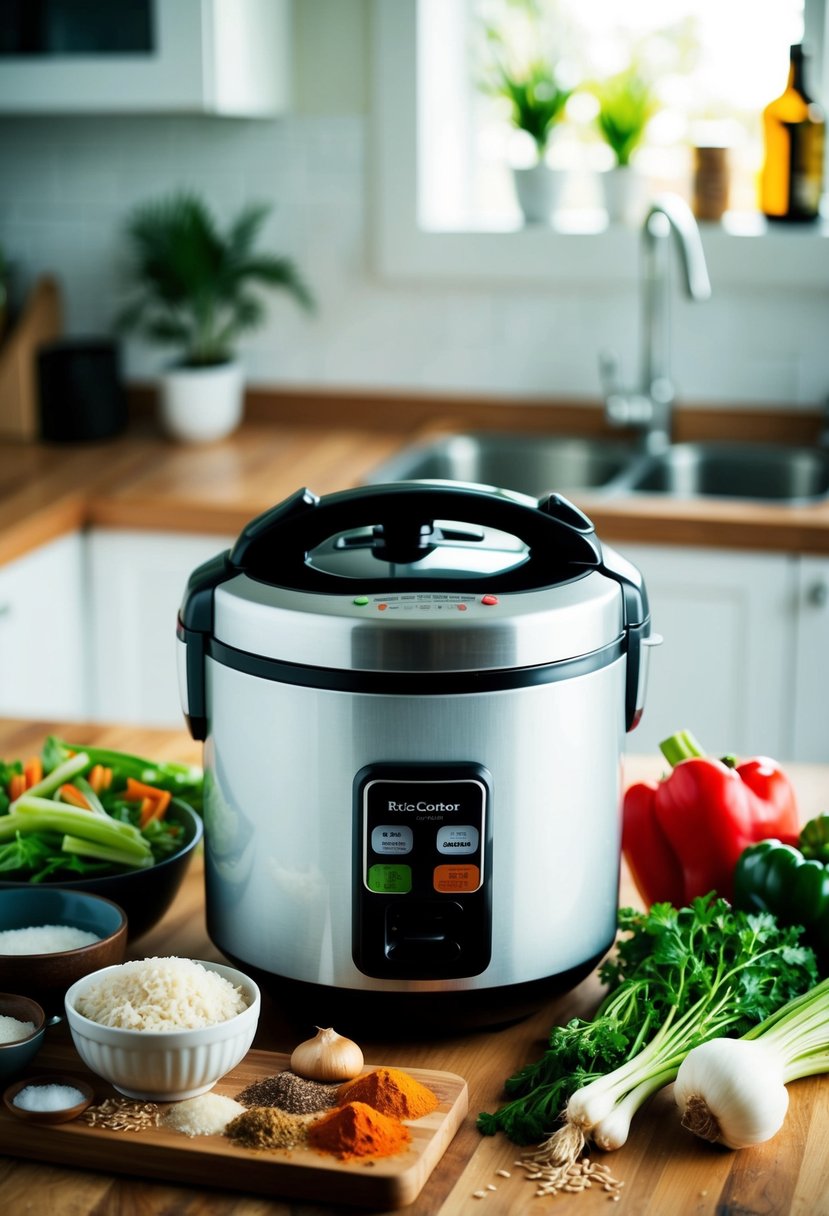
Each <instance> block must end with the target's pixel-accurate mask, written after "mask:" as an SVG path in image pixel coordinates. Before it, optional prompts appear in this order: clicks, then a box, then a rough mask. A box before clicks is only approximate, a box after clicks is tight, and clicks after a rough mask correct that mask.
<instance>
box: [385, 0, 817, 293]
mask: <svg viewBox="0 0 829 1216" xmlns="http://www.w3.org/2000/svg"><path fill="white" fill-rule="evenodd" d="M537 2H538V3H539V4H540V3H541V2H542V0H537ZM375 3H376V8H375V17H376V22H375V31H376V44H375V50H376V59H375V62H376V88H377V92H376V101H377V104H376V106H375V119H376V134H377V143H376V152H377V161H376V165H377V170H378V172H377V178H376V183H375V184H376V201H377V207H378V210H377V220H378V225H377V250H378V258H379V263H380V266H381V268H382V269H384V270H385V271H387V272H390V273H392V274H404V275H415V276H421V275H426V276H434V275H438V276H444V277H458V276H460V277H462V278H464V279H470V278H472V279H474V278H481V277H487V278H491V279H496V280H498V279H511V278H512V279H515V278H523V279H528V280H538V281H546V280H549V279H550V278H554V279H556V280H558V281H559V282H567V281H570V280H572V281H573V282H579V283H585V282H590V281H595V282H605V281H608V280H613V279H616V280H627V279H630V278H632V277H633V276H634V275H635V273H636V265H637V260H636V241H635V239H634V238H635V229H634V228H630V229H625V227H624V225H612V224H608V218H607V213H606V212H605V210H604V205H603V198H602V194H601V185H600V179H601V171H602V169H603V168H604V167H606V165H607V163H608V157H609V150H608V149H607V147H606V146H604V145H603V144H602V141H601V140H600V138H599V137H598V135H597V132H596V129H595V124H594V110H593V109H592V108H591V106H592V107H594V106H595V103H594V102H593V99H592V96H591V95H590V93H589V90H588V89H587V87H586V85H584V84H583V85H582V87H581V88H579V89H578V90H577V91H576V92H575V93H574V95H573V96H572V97H571V99H570V102H569V103H568V110H567V118H566V121H565V122H564V123H563V124H561V126H560V128H559V129H558V132H557V138H556V139H555V140H554V141H553V144H552V145H551V147H550V148H549V149H548V152H547V158H548V161H549V163H551V164H553V165H556V164H557V165H558V166H559V167H560V168H562V169H564V170H565V171H566V193H565V195H564V196H563V198H562V201H561V203H560V207H559V209H558V210H557V211H556V213H555V216H554V219H553V223H552V224H551V225H544V226H541V225H532V226H524V225H523V222H522V217H521V212H520V210H519V208H518V205H517V201H516V195H515V191H514V188H513V182H512V175H511V168H512V166H513V165H516V164H518V163H520V159H521V157H522V156H523V157H524V158H525V159H526V158H527V156H528V153H529V154H530V155H531V154H532V149H531V148H529V149H528V146H527V141H526V137H525V141H524V145H523V147H522V146H521V142H520V139H519V138H518V137H519V135H520V133H518V132H516V131H515V130H514V129H512V127H511V125H510V123H509V121H508V120H506V119H505V117H504V112H503V109H502V108H501V106H500V105H499V104H498V102H497V99H494V98H492V97H491V96H488V95H487V94H486V92H485V91H484V90H483V89H481V88H480V81H481V79H482V75H483V72H484V68H485V63H484V58H483V52H482V45H483V39H482V36H481V32H482V26H483V22H484V20H487V19H488V20H490V21H491V22H492V21H498V22H506V23H507V27H508V28H511V27H510V23H511V22H512V23H513V24H515V25H517V23H518V21H519V20H520V19H521V3H520V0H375ZM544 3H545V4H546V6H547V8H548V10H549V11H550V12H553V6H554V9H555V11H554V13H553V15H554V18H555V19H556V20H557V21H558V22H559V23H560V24H559V26H558V27H557V28H558V29H560V31H561V33H560V44H561V47H562V53H561V57H562V60H563V61H564V64H565V66H566V68H567V70H568V71H569V72H570V73H571V77H572V79H573V80H574V81H582V82H587V81H589V80H592V79H600V78H601V77H602V76H603V75H604V74H606V73H611V72H613V71H615V70H618V69H619V68H620V67H622V66H624V62H625V59H626V57H628V56H630V55H633V54H636V55H638V56H642V57H644V58H645V59H646V60H647V61H648V63H649V66H650V67H651V68H652V69H653V75H654V78H655V80H656V83H657V88H658V91H659V110H658V112H657V113H656V114H655V116H654V117H653V119H652V121H651V122H650V124H649V126H648V129H647V136H646V139H645V141H644V142H643V144H642V145H641V147H640V149H639V150H638V153H637V158H638V165H637V167H638V170H639V172H640V174H641V176H642V178H643V179H644V181H645V183H646V186H645V189H646V191H647V192H648V194H649V195H650V196H652V195H653V194H654V193H656V192H658V191H661V190H665V189H671V190H674V191H675V192H677V193H680V194H683V195H685V196H686V197H689V195H690V157H691V145H692V143H693V142H694V141H695V140H697V141H699V142H708V140H709V139H710V133H711V126H710V124H711V122H712V120H714V119H716V123H717V130H716V133H715V134H716V136H717V138H720V137H721V136H725V137H726V139H727V142H728V143H729V145H730V151H729V155H730V159H731V177H732V190H731V209H730V211H729V214H728V215H727V216H726V218H725V221H724V223H723V224H722V225H716V226H714V225H709V226H707V230H706V232H705V240H706V250H707V251H708V252H709V255H711V254H712V253H713V256H714V258H715V260H716V259H717V257H718V256H720V255H721V260H722V263H723V270H724V272H725V273H726V274H727V275H728V276H730V277H731V278H732V279H736V280H738V281H745V282H756V281H757V280H758V279H763V280H764V281H765V280H766V279H767V280H768V281H769V282H784V281H797V282H801V283H803V282H804V281H805V283H806V284H808V283H811V284H812V285H814V286H817V285H819V284H821V283H824V284H825V283H826V282H827V281H829V256H827V248H829V241H827V240H825V239H823V238H825V237H826V236H827V235H829V226H827V224H826V221H823V222H821V223H819V224H818V225H810V226H809V228H808V231H804V230H803V229H800V230H799V231H791V230H788V229H787V230H786V231H781V230H779V229H777V230H775V231H770V230H767V227H766V225H765V222H764V221H763V220H762V217H761V216H760V215H759V213H758V212H757V209H756V204H755V201H754V200H755V180H756V174H757V171H758V168H759V164H760V160H761V156H762V147H761V142H760V113H761V112H762V108H763V105H764V104H765V103H766V102H767V101H770V100H771V99H772V98H773V97H774V96H776V95H777V94H778V93H779V92H781V91H782V88H783V85H784V84H785V74H786V66H787V59H788V55H787V48H788V45H789V43H790V42H793V41H799V40H801V39H802V38H804V34H805V40H806V41H807V43H808V44H809V47H810V49H811V51H812V59H811V62H810V69H811V70H810V73H809V82H810V85H811V88H812V91H813V92H814V93H815V94H816V95H817V96H819V97H825V91H824V90H823V88H822V78H821V71H820V69H821V63H822V60H823V55H822V52H823V25H824V22H825V17H826V0H626V3H625V5H624V6H622V5H619V4H618V0H544ZM524 4H526V0H524ZM761 10H762V11H761ZM622 13H623V14H624V24H623V25H620V16H619V15H620V14H622ZM660 57H661V59H660ZM660 63H661V68H660V67H659V65H660ZM657 69H659V70H657ZM749 235H751V236H758V235H762V236H766V237H768V239H767V240H764V241H762V242H758V241H752V242H750V244H751V252H750V254H749V252H748V249H747V245H748V242H746V241H745V240H743V241H742V242H741V243H739V244H738V245H735V243H734V242H735V240H737V239H738V238H740V237H745V236H749ZM597 242H599V243H600V248H601V257H598V258H597V257H591V258H590V259H589V264H587V263H586V259H585V252H586V250H587V248H588V245H589V248H590V250H591V252H593V253H594V252H595V249H596V247H597ZM816 246H817V247H818V250H819V252H817V254H816V253H815V247H816ZM807 249H808V251H809V252H807ZM804 275H805V280H804V278H803V276H804Z"/></svg>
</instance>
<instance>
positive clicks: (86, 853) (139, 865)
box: [60, 836, 153, 870]
mask: <svg viewBox="0 0 829 1216" xmlns="http://www.w3.org/2000/svg"><path fill="white" fill-rule="evenodd" d="M60 847H61V849H62V850H63V852H64V853H75V854H77V855H78V856H79V857H94V858H96V859H97V860H98V861H111V862H112V863H113V865H119V866H132V867H133V869H136V870H141V869H146V867H147V866H151V865H152V864H153V859H152V854H150V855H149V856H147V857H140V858H136V857H135V856H134V855H133V854H132V853H128V852H126V850H125V849H113V848H110V847H109V846H108V845H103V844H93V843H92V842H91V841H89V840H81V839H80V838H79V837H77V836H64V838H63V841H62V843H61V846H60Z"/></svg>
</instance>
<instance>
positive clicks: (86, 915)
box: [0, 886, 127, 1014]
mask: <svg viewBox="0 0 829 1216" xmlns="http://www.w3.org/2000/svg"><path fill="white" fill-rule="evenodd" d="M126 947H127V918H126V915H125V913H124V910H123V909H122V908H120V907H119V906H118V905H117V904H114V903H113V902H112V901H111V900H109V899H104V898H103V897H102V896H100V895H92V894H90V893H89V892H88V891H68V890H65V889H64V888H62V887H54V886H29V887H20V888H16V889H12V890H4V891H0V988H2V989H4V991H6V992H18V993H21V994H23V995H24V996H27V997H30V998H31V999H32V1000H34V1001H37V1002H38V1004H40V1005H42V1007H43V1008H44V1009H45V1010H46V1012H47V1014H48V1013H53V1012H55V1010H56V1008H58V1009H59V1008H60V1006H61V1005H62V1003H63V995H64V993H65V992H66V990H67V988H69V987H70V986H71V985H72V984H74V983H75V981H76V980H79V979H81V978H82V977H83V976H85V975H89V974H90V972H93V971H97V970H99V969H100V968H101V967H109V966H111V965H113V964H116V963H120V962H121V960H122V959H123V957H124V954H125V951H126Z"/></svg>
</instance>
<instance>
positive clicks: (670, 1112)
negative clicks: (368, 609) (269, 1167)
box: [0, 721, 829, 1216]
mask: <svg viewBox="0 0 829 1216" xmlns="http://www.w3.org/2000/svg"><path fill="white" fill-rule="evenodd" d="M50 730H55V731H57V732H58V733H61V734H63V736H64V737H67V738H70V739H74V740H77V741H78V742H85V743H100V744H102V745H105V746H110V747H116V748H122V749H127V750H130V751H135V752H139V753H143V754H146V755H151V756H153V757H157V758H165V759H179V760H185V761H190V762H195V763H198V762H200V759H201V753H200V747H199V745H196V744H194V743H193V742H192V741H191V740H190V739H189V737H188V736H186V735H185V734H183V733H179V732H175V731H155V730H147V729H143V728H135V727H113V726H108V727H104V726H95V727H89V728H86V727H84V728H80V727H78V726H77V725H75V726H71V727H69V726H60V725H56V724H54V723H52V724H44V723H23V722H11V721H0V756H3V757H5V758H11V757H14V756H25V755H28V754H30V753H31V752H32V751H34V750H37V749H38V748H39V746H40V743H41V741H42V739H43V736H44V734H45V733H47V732H48V731H50ZM661 768H662V764H661V761H659V760H656V759H648V758H635V757H634V758H630V759H629V760H628V761H627V762H626V774H625V775H626V781H632V780H635V779H638V778H644V777H648V776H653V775H656V774H658V773H659V772H660V771H661ZM789 771H790V773H791V775H792V777H793V780H794V781H795V784H796V788H797V791H798V795H799V801H800V806H801V812H802V814H803V816H804V818H808V817H810V816H811V815H813V814H815V813H817V812H819V811H821V810H825V809H826V808H827V806H829V769H827V768H825V767H819V766H803V765H791V766H790V767H789ZM621 898H622V902H624V903H635V902H636V897H635V895H634V892H633V889H632V887H631V885H630V880H629V877H628V875H627V873H626V872H625V871H623V875H622V893H621ZM171 953H176V954H179V955H184V956H190V957H195V958H204V959H215V960H221V958H222V956H221V955H220V954H219V953H218V952H217V950H216V949H215V947H214V946H213V945H212V944H211V943H210V941H209V939H208V937H207V932H206V928H205V918H204V902H203V891H202V865H201V860H200V859H197V860H196V861H195V862H194V864H193V867H192V869H191V871H190V874H189V875H188V878H187V880H186V883H185V885H184V887H183V888H182V890H181V891H180V893H179V895H178V897H177V899H176V901H175V903H174V905H173V906H172V908H171V909H170V911H169V912H168V913H167V915H166V916H165V917H164V919H163V921H162V922H161V923H160V924H159V925H158V926H157V927H156V928H155V929H154V930H153V931H151V932H150V933H149V934H147V935H146V936H145V937H143V938H141V939H140V940H139V941H138V942H137V943H135V944H134V946H133V948H132V949H131V954H132V956H136V957H145V956H151V955H165V954H171ZM599 996H600V988H599V985H598V983H597V981H596V979H595V977H594V976H591V977H590V978H589V979H587V980H585V981H584V982H583V983H582V984H581V985H579V987H578V988H576V989H575V990H574V991H573V992H571V993H569V994H568V995H566V996H564V997H562V998H560V999H558V1000H555V1001H552V1002H550V1003H549V1004H548V1005H546V1006H545V1007H544V1008H543V1009H541V1010H540V1011H539V1012H538V1013H537V1014H535V1015H533V1016H532V1017H530V1018H528V1019H527V1020H525V1021H523V1022H520V1023H519V1024H517V1025H515V1026H511V1027H508V1028H506V1029H502V1030H498V1031H482V1032H477V1033H474V1034H470V1035H466V1036H455V1037H449V1038H446V1039H443V1040H437V1041H432V1042H423V1043H421V1042H414V1041H395V1039H394V1037H393V1036H391V1035H390V1036H389V1038H388V1039H386V1040H384V1041H380V1040H376V1039H372V1040H368V1041H364V1042H363V1043H362V1046H363V1048H364V1051H365V1055H366V1058H367V1059H368V1060H377V1061H384V1062H389V1063H399V1065H400V1066H401V1067H410V1068H430V1069H438V1070H441V1071H446V1072H452V1073H457V1074H459V1075H460V1076H463V1077H465V1078H466V1079H467V1081H468V1083H469V1092H470V1106H469V1112H470V1113H469V1115H468V1117H467V1119H466V1120H465V1122H464V1123H463V1124H462V1126H461V1128H460V1130H459V1132H458V1134H457V1135H456V1137H455V1139H454V1140H453V1142H452V1143H451V1145H450V1146H449V1148H448V1150H447V1152H446V1155H445V1156H444V1157H443V1159H442V1161H441V1162H440V1163H439V1165H438V1166H437V1168H436V1169H435V1172H434V1174H433V1175H432V1177H431V1178H430V1180H429V1181H428V1182H427V1184H426V1186H425V1188H424V1190H423V1191H422V1192H421V1194H420V1196H419V1198H418V1199H417V1201H416V1202H415V1204H413V1205H412V1206H411V1207H410V1208H409V1209H404V1210H406V1211H411V1212H413V1213H416V1216H481V1213H482V1212H490V1213H498V1216H518V1214H519V1213H521V1214H522V1216H525V1214H529V1216H541V1214H542V1213H544V1212H547V1211H548V1210H551V1208H550V1205H551V1204H552V1205H554V1208H553V1209H552V1210H555V1212H561V1213H562V1216H591V1214H594V1216H595V1214H596V1213H599V1212H605V1211H607V1207H606V1203H607V1196H605V1195H603V1194H602V1193H601V1192H598V1193H597V1192H595V1191H590V1192H585V1193H582V1194H580V1195H574V1196H568V1195H559V1196H557V1197H556V1198H555V1199H550V1198H549V1197H548V1198H546V1199H535V1198H534V1197H533V1192H534V1188H533V1187H532V1184H531V1183H529V1182H527V1181H526V1180H525V1179H524V1178H523V1176H522V1174H521V1172H520V1171H519V1170H516V1169H515V1168H514V1166H513V1162H514V1161H515V1159H516V1157H517V1156H518V1155H519V1151H518V1150H516V1148H515V1147H514V1146H513V1145H511V1144H510V1143H509V1142H508V1141H507V1140H506V1139H505V1138H503V1137H502V1136H500V1135H499V1136H496V1137H482V1136H481V1135H480V1134H479V1133H478V1131H477V1130H476V1128H475V1116H476V1115H477V1113H478V1112H479V1111H481V1110H494V1109H495V1107H496V1106H497V1105H498V1102H499V1098H500V1093H501V1085H502V1082H503V1080H504V1079H505V1078H506V1077H507V1076H508V1075H509V1074H511V1073H512V1072H514V1071H516V1069H517V1068H518V1067H520V1066H521V1065H522V1064H524V1063H527V1062H529V1061H531V1060H535V1059H537V1058H538V1056H539V1055H540V1054H541V1051H542V1050H543V1043H544V1040H545V1037H546V1035H547V1033H548V1031H549V1028H550V1027H551V1026H552V1025H553V1024H555V1023H559V1022H563V1021H566V1020H568V1019H570V1018H572V1017H575V1016H590V1014H591V1013H592V1011H593V1010H594V1009H595V1006H596V1004H597V1003H598V999H599ZM58 1033H61V1031H60V1029H59V1030H58ZM295 1041H296V1032H295V1031H293V1030H291V1028H290V1027H289V1026H288V1025H287V1023H286V1022H285V1020H284V1018H283V1017H282V1016H281V1015H280V1011H279V1009H278V1008H277V1007H275V1005H274V1003H273V1002H272V1001H271V1000H269V999H268V998H267V997H266V998H265V1000H264V1003H263V1011H262V1017H261V1020H260V1025H259V1030H258V1033H257V1037H256V1041H255V1046H256V1047H259V1048H264V1049H266V1050H274V1051H288V1050H290V1049H291V1048H292V1047H293V1046H294V1045H295ZM789 1092H790V1107H789V1113H788V1116H787V1119H786V1123H785V1124H784V1127H783V1129H782V1130H781V1131H780V1132H779V1133H778V1135H777V1136H776V1137H774V1139H772V1140H770V1141H768V1142H767V1143H766V1144H764V1145H759V1146H757V1147H756V1148H752V1149H746V1150H743V1151H741V1152H738V1153H731V1152H728V1151H726V1150H722V1149H718V1148H714V1147H711V1146H708V1145H705V1144H702V1143H701V1142H699V1141H697V1140H695V1139H694V1138H693V1137H691V1136H690V1135H688V1134H687V1133H685V1132H683V1131H682V1130H681V1128H680V1127H679V1123H678V1119H677V1117H676V1112H675V1108H674V1106H673V1103H672V1100H671V1098H670V1093H669V1092H665V1091H663V1092H662V1093H661V1094H658V1095H657V1096H656V1097H655V1098H654V1099H653V1100H652V1101H651V1103H650V1104H649V1106H647V1107H646V1108H645V1109H644V1110H642V1111H641V1112H640V1113H639V1115H638V1116H637V1118H636V1120H635V1121H634V1124H633V1128H632V1130H631V1135H630V1139H629V1141H628V1143H627V1144H626V1145H625V1146H624V1148H622V1149H620V1150H618V1152H616V1153H613V1154H607V1155H606V1156H605V1155H603V1156H602V1159H603V1160H606V1161H607V1163H608V1164H609V1165H610V1166H611V1168H612V1170H613V1173H614V1175H615V1176H616V1177H617V1178H619V1179H621V1180H623V1181H624V1183H625V1188H624V1191H623V1193H622V1199H621V1200H620V1202H619V1205H618V1211H619V1212H621V1213H628V1214H629V1216H633V1214H635V1216H692V1214H693V1216H750V1214H752V1213H755V1214H758V1216H759V1214H760V1213H763V1214H764V1216H789V1214H790V1213H791V1214H795V1213H796V1214H798V1216H827V1214H829V1081H827V1079H826V1078H825V1077H815V1078H810V1079H808V1080H803V1081H797V1082H795V1083H794V1084H792V1085H791V1086H790V1091H789ZM113 1151H114V1152H117V1151H118V1142H117V1140H116V1139H115V1138H113ZM498 1169H507V1170H510V1171H511V1173H512V1177H511V1178H509V1179H503V1178H501V1177H498V1176H496V1173H495V1171H496V1170H498ZM490 1183H491V1184H492V1185H496V1186H497V1188H498V1189H497V1191H496V1192H491V1193H490V1194H489V1196H488V1198H487V1199H485V1200H479V1199H475V1198H474V1197H473V1192H475V1191H477V1190H479V1189H482V1188H486V1186H487V1185H488V1184H490ZM0 1198H2V1209H3V1211H4V1212H8V1213H10V1214H13V1216H18V1214H19V1213H23V1212H50V1213H53V1214H54V1216H123V1214H124V1213H134V1212H135V1213H137V1212H140V1213H142V1216H167V1214H168V1213H173V1212H175V1213H176V1214H179V1213H190V1214H192V1216H196V1214H198V1213H208V1212H209V1213H210V1214H211V1216H333V1214H334V1212H335V1211H336V1212H339V1213H341V1216H346V1213H347V1212H349V1211H350V1212H354V1211H356V1209H354V1208H349V1209H347V1208H337V1209H332V1208H331V1207H330V1206H328V1205H326V1206H324V1207H320V1206H317V1205H315V1204H303V1203H297V1202H295V1201H290V1202H287V1201H285V1202H283V1201H280V1199H279V1198H278V1197H277V1196H274V1197H273V1198H272V1199H264V1198H262V1197H254V1196H249V1195H245V1194H244V1192H239V1191H227V1192H221V1193H217V1192H211V1193H207V1192H205V1191H200V1190H199V1189H197V1188H194V1187H190V1186H186V1187H185V1186H180V1187H179V1186H173V1185H170V1184H167V1183H154V1182H149V1181H147V1180H145V1179H130V1178H123V1177H111V1176H108V1175H104V1174H96V1173H91V1172H88V1171H81V1170H70V1169H66V1168H63V1167H57V1166H55V1167H49V1166H45V1165H43V1164H40V1163H36V1162H28V1161H19V1160H14V1159H11V1158H0ZM482 1205H485V1206H482Z"/></svg>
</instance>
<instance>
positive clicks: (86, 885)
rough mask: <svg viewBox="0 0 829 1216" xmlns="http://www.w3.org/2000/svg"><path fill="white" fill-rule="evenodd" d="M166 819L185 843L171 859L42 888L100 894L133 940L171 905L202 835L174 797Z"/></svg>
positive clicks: (185, 807)
mask: <svg viewBox="0 0 829 1216" xmlns="http://www.w3.org/2000/svg"><path fill="white" fill-rule="evenodd" d="M166 818H167V819H169V820H170V821H171V822H172V823H180V824H181V826H182V827H183V828H184V844H183V845H182V846H181V848H180V849H179V851H178V852H177V853H174V854H173V855H172V857H166V858H165V859H164V861H159V862H157V863H156V864H155V865H154V866H149V867H148V868H147V869H146V870H130V871H127V872H126V873H124V874H105V875H99V876H97V877H92V878H78V879H75V880H74V881H72V882H66V881H64V880H62V879H60V878H56V879H55V881H54V883H49V884H47V883H43V884H42V885H43V886H46V885H49V886H55V887H61V888H63V889H64V890H67V891H88V892H90V893H91V894H93V895H103V896H104V898H105V899H111V900H112V901H113V902H114V903H116V904H118V905H120V907H122V908H123V909H124V911H125V912H126V914H127V936H128V940H129V941H134V940H135V938H137V937H140V936H141V935H142V934H143V933H146V932H147V931H148V930H149V929H152V927H153V926H154V925H157V924H158V922H159V921H160V920H161V918H162V916H163V915H164V913H165V912H166V911H167V909H168V908H169V907H170V905H171V904H172V902H173V900H174V899H175V897H176V894H177V893H178V889H179V887H180V886H181V884H182V882H183V881H184V876H185V874H186V873H187V870H188V869H189V867H190V863H191V861H192V860H193V854H194V853H195V851H196V848H197V847H198V845H199V842H200V841H201V839H202V836H203V835H204V825H203V824H202V821H201V818H200V817H199V816H198V815H197V814H196V812H195V811H194V810H193V808H192V807H191V806H189V805H188V803H186V802H182V801H181V799H180V798H173V800H172V801H171V803H170V805H169V807H168V809H167V815H166ZM31 885H32V884H31V883H25V882H5V881H0V890H5V889H6V888H8V887H29V886H31ZM39 885H40V884H39Z"/></svg>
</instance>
